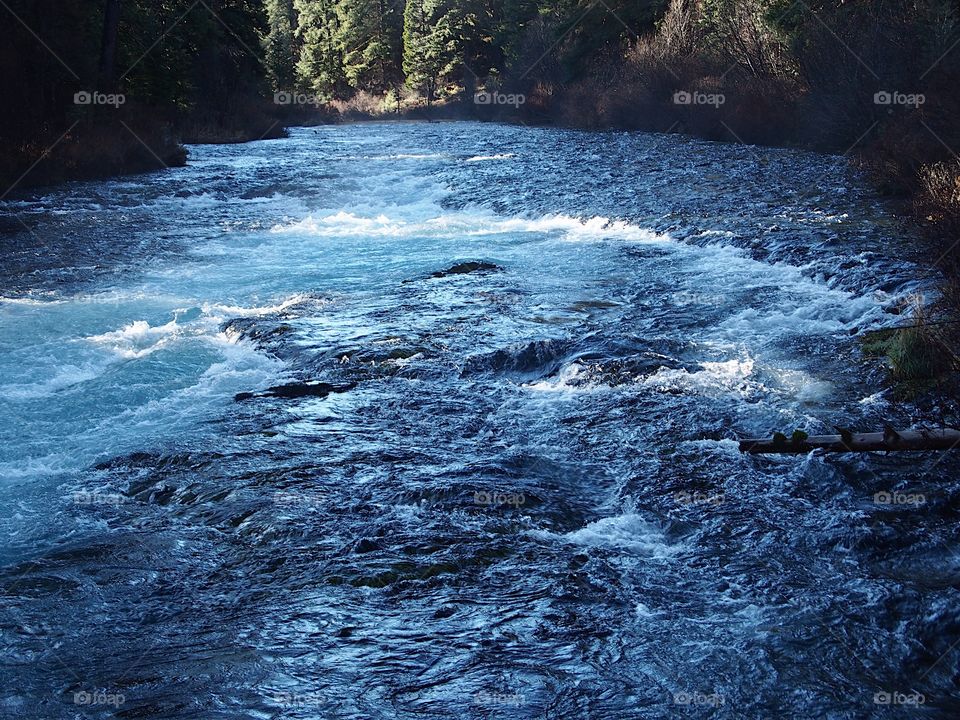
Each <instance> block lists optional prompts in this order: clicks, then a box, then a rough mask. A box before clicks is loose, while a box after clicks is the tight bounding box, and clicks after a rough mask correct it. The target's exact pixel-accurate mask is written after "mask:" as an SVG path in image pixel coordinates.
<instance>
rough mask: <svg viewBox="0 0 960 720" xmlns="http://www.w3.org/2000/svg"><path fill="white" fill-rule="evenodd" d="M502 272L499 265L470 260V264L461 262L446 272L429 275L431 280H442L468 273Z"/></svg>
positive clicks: (438, 271)
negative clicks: (449, 276)
mask: <svg viewBox="0 0 960 720" xmlns="http://www.w3.org/2000/svg"><path fill="white" fill-rule="evenodd" d="M499 270H503V268H502V267H500V266H499V265H494V264H493V263H488V262H478V261H476V260H472V261H470V262H462V263H457V264H456V265H453V266H451V267H449V268H447V269H446V270H437V271H436V272H435V273H433V274H432V275H430V277H432V278H442V277H447V276H448V275H467V274H468V273H475V272H496V271H499Z"/></svg>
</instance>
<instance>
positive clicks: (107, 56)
mask: <svg viewBox="0 0 960 720" xmlns="http://www.w3.org/2000/svg"><path fill="white" fill-rule="evenodd" d="M120 2H121V0H106V6H105V7H104V11H103V39H102V41H101V43H100V68H99V75H100V77H99V82H98V85H99V89H100V90H102V91H103V92H106V93H110V92H113V91H114V89H115V88H114V85H115V84H116V58H117V29H118V28H119V27H120Z"/></svg>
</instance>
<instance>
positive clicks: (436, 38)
mask: <svg viewBox="0 0 960 720" xmlns="http://www.w3.org/2000/svg"><path fill="white" fill-rule="evenodd" d="M457 35H458V22H457V13H456V12H455V10H454V9H452V8H450V7H448V6H447V5H446V4H445V3H444V2H443V0H407V7H406V10H405V12H404V16H403V71H404V73H405V74H406V77H407V83H408V84H409V85H410V86H411V87H415V88H419V89H421V90H423V92H424V93H425V94H426V96H427V107H429V106H430V105H431V104H432V103H433V100H434V98H435V97H436V93H437V87H438V86H439V83H440V82H441V81H442V80H443V78H444V77H445V76H447V75H449V74H450V73H451V72H452V71H453V69H454V68H455V67H456V64H457V59H458V57H459V55H458V47H457V42H456V39H457Z"/></svg>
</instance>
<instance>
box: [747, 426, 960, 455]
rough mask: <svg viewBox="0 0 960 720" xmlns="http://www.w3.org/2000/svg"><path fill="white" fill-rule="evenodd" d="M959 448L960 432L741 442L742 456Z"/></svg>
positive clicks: (777, 437) (801, 436)
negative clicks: (821, 451)
mask: <svg viewBox="0 0 960 720" xmlns="http://www.w3.org/2000/svg"><path fill="white" fill-rule="evenodd" d="M955 448H956V449H960V430H900V431H897V430H894V429H892V428H887V429H886V430H884V431H883V432H871V433H855V432H849V431H846V430H841V432H840V434H839V435H807V434H806V433H803V432H799V431H798V432H795V433H794V434H793V435H792V436H791V437H787V436H786V435H783V434H781V433H776V434H774V436H773V437H772V438H747V439H744V440H740V452H743V453H753V454H759V453H808V452H810V451H811V450H823V451H824V452H894V451H897V452H900V451H919V450H953V449H955Z"/></svg>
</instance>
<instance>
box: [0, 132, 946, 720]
mask: <svg viewBox="0 0 960 720" xmlns="http://www.w3.org/2000/svg"><path fill="white" fill-rule="evenodd" d="M190 157H191V161H190V165H189V166H188V167H186V168H180V169H174V170H169V171H165V172H161V173H156V174H153V175H145V176H138V177H128V178H123V179H118V180H112V181H107V182H94V183H80V184H70V185H67V186H63V187H60V188H56V189H53V190H47V191H34V192H32V193H21V194H20V195H19V196H11V197H12V198H13V199H11V197H8V199H7V201H6V202H5V203H4V205H3V210H4V219H3V221H2V227H0V231H2V234H0V243H2V247H3V253H2V258H0V271H2V285H0V287H2V288H3V290H2V293H3V295H4V298H3V300H2V301H0V347H2V353H0V433H2V437H0V440H2V442H0V477H2V483H0V500H2V502H0V533H2V537H3V551H2V570H0V618H2V633H0V643H2V655H0V663H2V666H3V667H2V670H0V676H2V678H3V680H2V695H0V715H2V716H3V717H11V718H13V717H17V718H44V719H46V718H76V717H94V718H100V717H129V718H135V717H136V718H140V717H158V718H199V719H203V720H207V719H213V718H413V717H436V718H498V717H503V718H519V717H548V718H617V719H619V718H670V717H683V716H688V715H690V716H692V715H706V714H710V715H711V716H713V717H729V718H772V717H804V718H807V717H809V718H813V717H829V718H870V717H888V716H890V715H891V714H893V715H894V716H901V715H904V716H913V715H917V716H923V717H931V718H934V717H935V718H940V717H944V718H946V717H955V716H956V714H957V713H958V712H960V710H958V707H960V690H958V685H960V683H958V678H960V669H958V664H960V646H957V642H958V640H960V597H958V556H957V555H956V554H955V548H956V542H957V536H958V533H957V519H958V513H957V507H958V499H960V482H958V480H960V473H958V469H960V464H958V462H957V460H956V459H954V458H952V457H950V456H946V455H943V454H941V455H926V454H921V455H913V456H903V455H900V456H893V455H892V456H889V457H885V456H881V455H875V456H859V457H824V456H817V455H811V456H809V457H806V456H800V457H772V458H760V457H750V456H742V455H740V454H739V453H738V451H737V446H736V443H735V438H736V437H738V436H752V435H765V434H769V433H771V432H773V431H775V430H780V431H785V432H788V433H789V432H791V431H792V430H793V429H796V428H802V429H804V430H807V431H808V432H830V431H831V429H832V428H833V427H834V426H844V427H850V428H853V429H861V430H876V429H880V428H882V427H883V424H884V423H886V422H892V423H893V424H895V425H909V424H910V422H911V418H910V416H909V410H907V409H904V408H903V407H902V406H901V405H899V404H898V403H895V402H893V401H892V399H891V397H890V396H889V394H888V393H887V392H885V391H883V383H882V380H883V371H882V368H879V367H877V366H876V365H875V364H874V365H871V364H865V363H864V361H863V360H862V358H861V354H860V349H859V341H858V335H859V334H861V333H862V332H863V331H864V330H866V329H870V328H875V327H880V326H883V325H890V324H896V323H902V322H903V320H902V319H901V318H898V317H897V316H896V315H895V314H894V312H895V311H896V309H897V307H898V303H899V302H900V301H901V300H902V299H903V298H904V297H905V296H906V295H907V294H909V293H910V292H913V291H915V290H916V289H917V287H919V286H921V285H922V282H923V281H922V280H918V278H919V277H920V275H921V273H920V271H919V270H918V269H917V267H915V266H913V265H912V264H911V262H910V260H909V258H906V259H904V257H905V256H904V251H905V249H909V248H910V247H911V246H912V245H913V243H912V241H911V239H910V238H909V237H906V236H905V233H906V232H908V231H907V230H906V229H904V228H902V227H900V226H898V224H897V223H896V222H895V221H894V220H893V219H892V217H891V215H890V213H889V211H888V210H887V209H886V208H885V207H884V206H883V205H881V204H880V203H879V201H878V200H877V199H876V198H875V197H873V196H872V195H871V194H870V193H869V191H867V190H866V189H865V187H864V186H863V184H862V183H861V182H860V181H859V180H858V179H857V178H855V177H853V178H852V177H850V176H849V174H848V170H847V165H846V162H845V161H844V160H843V159H840V158H835V157H828V156H822V155H815V154H810V153H801V152H792V151H784V150H769V149H760V148H751V147H745V146H737V145H718V144H711V143H705V142H698V141H694V140H689V139H683V138H679V137H673V136H657V135H647V134H594V133H582V132H568V131H560V130H547V129H531V128H516V127H501V126H496V125H489V124H469V123H464V124H382V125H381V124H368V125H356V126H342V127H323V128H317V129H294V130H292V131H291V136H290V138H288V139H283V140H277V141H265V142H258V143H250V144H246V145H230V146H202V147H191V148H190ZM892 258H898V259H897V260H893V259H892ZM878 493H880V495H877V494H878Z"/></svg>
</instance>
